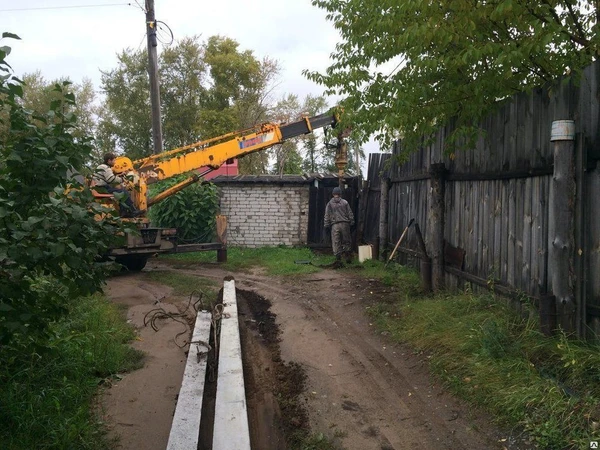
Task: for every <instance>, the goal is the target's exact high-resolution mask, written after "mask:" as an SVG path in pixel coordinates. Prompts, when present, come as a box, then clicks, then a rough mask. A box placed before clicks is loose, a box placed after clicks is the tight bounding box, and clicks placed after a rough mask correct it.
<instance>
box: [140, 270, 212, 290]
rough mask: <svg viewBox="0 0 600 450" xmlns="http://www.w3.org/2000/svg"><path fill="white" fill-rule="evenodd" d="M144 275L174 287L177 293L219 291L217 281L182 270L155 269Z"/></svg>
mask: <svg viewBox="0 0 600 450" xmlns="http://www.w3.org/2000/svg"><path fill="white" fill-rule="evenodd" d="M143 276H145V277H146V278H148V279H149V280H152V281H156V282H157V283H160V284H164V285H167V286H170V287H172V288H173V293H174V294H175V295H190V294H191V293H192V292H193V291H201V292H204V293H205V294H208V295H214V294H216V293H217V291H218V283H217V282H216V281H212V280H209V279H206V278H202V277H198V276H193V275H186V274H184V273H181V272H169V271H164V270H154V271H152V272H147V273H144V274H143Z"/></svg>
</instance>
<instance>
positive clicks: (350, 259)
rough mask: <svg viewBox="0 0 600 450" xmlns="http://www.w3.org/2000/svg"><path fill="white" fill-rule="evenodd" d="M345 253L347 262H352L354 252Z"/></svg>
mask: <svg viewBox="0 0 600 450" xmlns="http://www.w3.org/2000/svg"><path fill="white" fill-rule="evenodd" d="M344 255H345V257H346V263H348V264H352V252H346V253H345V254H344Z"/></svg>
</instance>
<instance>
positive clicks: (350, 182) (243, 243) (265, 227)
mask: <svg viewBox="0 0 600 450" xmlns="http://www.w3.org/2000/svg"><path fill="white" fill-rule="evenodd" d="M210 181H211V182H212V183H214V184H216V185H217V186H218V188H219V192H220V200H219V204H220V214H222V215H225V216H227V243H228V245H230V246H234V247H265V246H277V245H285V246H304V245H308V246H311V247H329V246H330V245H331V242H330V238H329V235H328V234H327V233H324V232H323V216H324V214H325V204H326V203H327V202H328V201H329V199H330V198H331V191H332V190H333V188H334V187H335V186H338V184H339V178H338V177H337V175H336V174H317V173H315V174H310V175H283V176H279V175H236V176H230V177H228V176H223V175H221V176H219V177H216V178H214V179H212V180H210ZM344 184H345V197H346V199H347V200H349V201H351V206H352V207H353V210H355V207H356V206H357V202H355V201H353V200H352V199H356V198H357V196H356V195H357V192H358V189H357V188H358V178H356V177H350V176H347V177H345V183H344Z"/></svg>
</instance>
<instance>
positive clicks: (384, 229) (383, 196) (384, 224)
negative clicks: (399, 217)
mask: <svg viewBox="0 0 600 450" xmlns="http://www.w3.org/2000/svg"><path fill="white" fill-rule="evenodd" d="M389 186H390V182H389V180H388V179H387V178H382V180H381V193H380V196H379V198H380V200H379V260H380V261H385V256H386V253H387V252H386V249H387V240H388V206H389V205H388V193H389Z"/></svg>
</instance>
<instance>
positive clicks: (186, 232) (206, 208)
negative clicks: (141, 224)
mask: <svg viewBox="0 0 600 450" xmlns="http://www.w3.org/2000/svg"><path fill="white" fill-rule="evenodd" d="M186 178H187V176H186V175H180V176H178V177H173V178H170V179H168V180H164V181H161V182H159V183H156V184H153V185H152V186H151V187H150V195H151V196H154V195H156V194H158V193H159V192H162V191H164V190H165V189H167V188H169V187H171V186H174V185H175V184H177V183H179V182H181V181H183V180H184V179H186ZM217 209H218V198H217V187H216V186H215V185H214V184H211V183H206V184H200V183H195V184H192V185H191V186H188V187H186V188H185V189H183V190H182V191H180V192H178V193H177V194H175V195H172V196H171V197H167V198H166V199H165V200H163V201H161V202H160V203H157V204H156V205H154V206H152V208H150V219H151V220H152V223H153V224H154V225H156V226H159V227H165V228H177V236H178V238H179V240H180V241H181V242H184V243H190V242H210V241H211V240H212V239H213V236H214V233H215V215H216V214H217Z"/></svg>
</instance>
